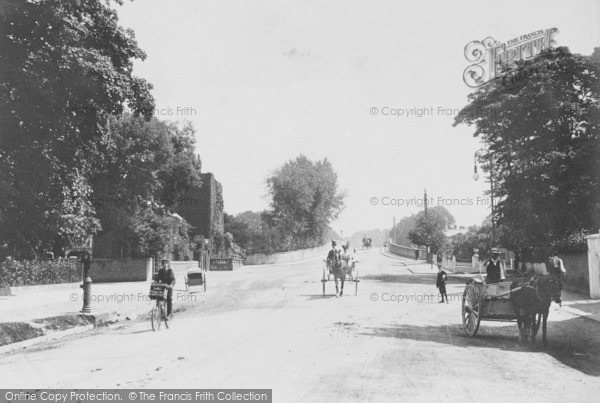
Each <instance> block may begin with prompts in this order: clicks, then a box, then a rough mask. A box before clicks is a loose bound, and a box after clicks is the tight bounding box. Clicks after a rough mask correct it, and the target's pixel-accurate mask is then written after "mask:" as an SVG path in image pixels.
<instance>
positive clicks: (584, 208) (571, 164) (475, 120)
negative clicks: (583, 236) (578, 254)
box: [454, 48, 600, 257]
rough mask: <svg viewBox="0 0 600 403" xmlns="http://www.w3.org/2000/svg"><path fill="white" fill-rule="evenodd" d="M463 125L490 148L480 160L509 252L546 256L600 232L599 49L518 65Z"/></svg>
mask: <svg viewBox="0 0 600 403" xmlns="http://www.w3.org/2000/svg"><path fill="white" fill-rule="evenodd" d="M524 72H526V73H527V74H523V73H524ZM523 78H525V79H523ZM507 82H508V83H511V84H512V85H511V86H510V87H509V88H507V86H506V83H507ZM461 123H464V124H468V125H475V127H476V129H475V133H474V136H476V137H480V138H481V139H482V141H483V142H484V143H485V145H486V148H487V153H486V155H482V156H481V161H482V162H483V161H489V162H486V163H485V164H484V166H483V168H484V170H485V171H486V172H487V174H488V175H490V173H491V174H492V175H493V179H494V183H495V184H496V188H495V191H494V196H495V198H496V200H497V206H496V209H495V218H496V222H497V223H498V224H499V225H501V226H504V227H505V229H506V231H507V238H508V239H505V246H507V247H511V248H513V249H521V250H522V251H523V254H524V256H526V257H529V256H536V257H539V256H540V255H544V254H547V252H548V248H549V247H550V246H551V245H552V244H553V243H556V242H557V241H558V240H560V239H564V238H569V237H570V236H571V234H575V233H578V232H579V231H582V230H583V231H589V232H596V231H597V230H598V229H599V227H600V130H599V129H600V127H599V125H600V48H597V49H596V50H595V52H594V54H593V55H592V56H591V57H590V56H582V55H577V54H571V53H570V52H569V50H568V49H567V48H557V49H553V50H549V51H545V52H543V53H541V54H540V55H539V56H537V57H536V58H535V59H532V60H530V61H524V62H519V69H517V70H513V71H507V72H505V76H504V78H502V79H498V80H495V81H492V82H490V83H488V84H487V85H484V86H482V87H480V88H479V89H478V90H477V91H475V92H474V93H472V94H470V96H469V104H468V105H467V106H466V107H465V108H463V109H462V110H461V112H460V113H459V114H458V115H457V117H456V119H455V122H454V124H455V125H457V124H461Z"/></svg>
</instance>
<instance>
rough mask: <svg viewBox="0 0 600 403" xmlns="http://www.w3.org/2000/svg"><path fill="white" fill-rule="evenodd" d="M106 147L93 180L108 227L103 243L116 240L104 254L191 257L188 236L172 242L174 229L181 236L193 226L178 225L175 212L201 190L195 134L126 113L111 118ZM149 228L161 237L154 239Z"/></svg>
mask: <svg viewBox="0 0 600 403" xmlns="http://www.w3.org/2000/svg"><path fill="white" fill-rule="evenodd" d="M101 145H102V147H101V151H102V153H100V154H99V155H98V158H97V160H96V161H95V164H94V175H93V176H92V179H91V183H92V185H93V189H94V192H93V198H92V202H93V205H94V207H95V208H96V211H97V215H98V217H99V219H100V222H101V223H102V227H103V231H102V232H101V233H100V234H99V238H101V237H103V238H107V239H109V240H110V241H111V244H105V245H104V247H103V250H102V252H101V253H102V254H104V255H107V256H115V255H121V256H123V255H126V256H132V255H139V254H148V253H150V254H171V253H174V252H175V251H176V250H182V251H183V250H184V252H182V254H188V252H187V249H188V248H189V245H188V244H189V239H188V238H187V235H185V236H184V235H181V236H179V237H178V238H173V236H172V235H171V229H172V228H175V229H174V230H173V231H174V232H175V233H180V232H181V229H182V228H189V226H187V227H186V225H183V224H181V225H180V224H179V223H177V222H174V221H173V218H172V216H171V215H170V213H171V212H172V211H173V210H175V205H176V203H177V200H178V198H179V197H180V196H181V195H183V194H184V193H185V192H187V191H188V190H189V189H191V188H192V187H199V186H200V185H201V176H200V173H201V172H200V171H201V161H200V158H199V157H198V156H197V155H196V154H195V133H194V129H193V128H192V127H191V126H190V125H185V126H183V128H179V127H177V126H176V125H175V124H173V123H167V122H163V121H159V120H158V119H156V118H152V119H150V120H148V121H146V120H145V119H143V118H141V117H135V116H133V115H130V114H126V115H125V116H124V117H122V118H121V119H116V118H111V119H110V121H109V124H108V130H107V133H106V135H105V136H104V137H103V139H102V142H101ZM148 228H150V229H153V230H156V233H155V234H149V233H148V232H147V231H146V230H147V229H148ZM149 236H150V237H151V238H152V239H155V240H154V241H150V240H149V239H148V237H149ZM157 237H158V238H161V239H156V238H157ZM163 237H164V239H162V238H163ZM165 248H167V249H165Z"/></svg>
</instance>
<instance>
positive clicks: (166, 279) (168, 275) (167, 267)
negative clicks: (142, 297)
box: [154, 259, 175, 317]
mask: <svg viewBox="0 0 600 403" xmlns="http://www.w3.org/2000/svg"><path fill="white" fill-rule="evenodd" d="M160 265H161V268H160V269H159V270H158V273H156V275H155V276H154V281H156V282H157V283H161V284H166V285H167V287H168V288H169V289H168V291H167V316H169V317H170V316H171V313H173V287H175V273H173V269H171V264H170V262H169V261H168V260H167V259H163V260H161V261H160Z"/></svg>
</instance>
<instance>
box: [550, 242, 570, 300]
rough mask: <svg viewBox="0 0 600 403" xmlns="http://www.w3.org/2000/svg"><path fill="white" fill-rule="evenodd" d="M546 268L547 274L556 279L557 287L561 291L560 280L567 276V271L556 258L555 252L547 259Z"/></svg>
mask: <svg viewBox="0 0 600 403" xmlns="http://www.w3.org/2000/svg"><path fill="white" fill-rule="evenodd" d="M547 266H548V274H550V275H551V276H552V277H554V278H556V279H558V284H559V287H560V289H561V290H562V278H563V276H564V275H565V274H567V269H565V265H564V263H563V261H562V259H561V258H559V257H558V253H557V252H556V251H555V250H553V251H552V256H550V257H549V258H548V264H547Z"/></svg>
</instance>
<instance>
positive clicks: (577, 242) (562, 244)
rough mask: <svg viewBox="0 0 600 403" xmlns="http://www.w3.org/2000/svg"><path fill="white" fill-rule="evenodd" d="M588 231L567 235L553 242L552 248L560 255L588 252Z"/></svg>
mask: <svg viewBox="0 0 600 403" xmlns="http://www.w3.org/2000/svg"><path fill="white" fill-rule="evenodd" d="M587 235H588V233H587V231H584V230H579V231H576V232H573V233H570V234H566V235H564V236H562V237H561V238H559V239H557V240H555V241H554V242H552V246H553V248H554V249H556V251H557V252H559V253H576V252H585V251H587V249H588V248H587V240H586V238H585V237H586V236H587Z"/></svg>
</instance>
